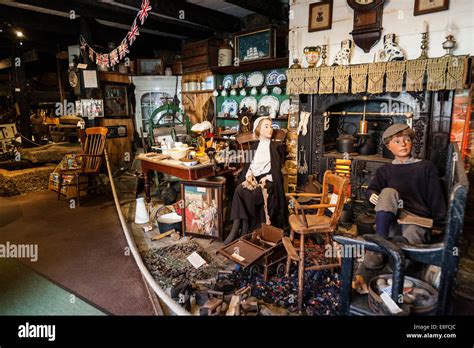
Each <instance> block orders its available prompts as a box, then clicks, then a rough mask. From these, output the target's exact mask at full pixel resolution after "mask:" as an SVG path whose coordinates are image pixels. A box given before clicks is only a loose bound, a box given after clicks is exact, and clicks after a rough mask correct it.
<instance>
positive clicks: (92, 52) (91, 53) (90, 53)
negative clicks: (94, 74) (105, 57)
mask: <svg viewBox="0 0 474 348" xmlns="http://www.w3.org/2000/svg"><path fill="white" fill-rule="evenodd" d="M94 53H95V52H94V50H93V49H92V48H90V47H89V58H90V60H92V61H94Z"/></svg>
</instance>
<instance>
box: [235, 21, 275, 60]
mask: <svg viewBox="0 0 474 348" xmlns="http://www.w3.org/2000/svg"><path fill="white" fill-rule="evenodd" d="M275 39H276V34H275V29H274V27H272V26H269V27H265V28H259V29H254V30H247V31H242V32H239V33H236V34H234V48H235V50H234V52H235V57H234V65H238V64H244V63H251V62H254V61H258V60H262V59H272V58H275V56H276V45H275Z"/></svg>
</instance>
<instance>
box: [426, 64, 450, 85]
mask: <svg viewBox="0 0 474 348" xmlns="http://www.w3.org/2000/svg"><path fill="white" fill-rule="evenodd" d="M448 59H449V57H441V58H438V59H430V60H429V61H428V66H427V69H426V70H427V72H428V81H427V83H426V89H428V91H440V90H442V89H445V86H446V67H447V66H448Z"/></svg>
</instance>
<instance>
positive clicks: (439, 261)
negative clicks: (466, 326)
mask: <svg viewBox="0 0 474 348" xmlns="http://www.w3.org/2000/svg"><path fill="white" fill-rule="evenodd" d="M447 159H448V161H447V163H446V167H445V175H444V177H443V180H442V181H443V182H444V186H445V190H446V192H447V207H448V212H447V216H446V217H447V219H446V225H445V226H444V229H443V232H444V233H443V235H440V236H439V237H440V238H442V239H441V240H439V241H438V240H437V241H434V243H432V244H418V245H412V244H403V243H399V242H394V241H388V240H385V239H383V238H381V237H379V236H377V235H364V237H349V236H344V235H342V234H341V235H337V234H335V235H334V236H333V240H335V241H336V242H337V243H340V244H341V245H342V246H343V247H345V246H346V245H349V246H351V247H356V248H358V247H362V248H364V249H365V250H370V251H374V252H377V253H383V254H385V255H388V256H390V254H399V255H400V256H401V257H402V258H405V259H408V260H411V262H417V263H421V264H425V265H435V266H438V267H440V268H441V275H440V281H439V287H438V299H437V303H436V307H435V309H434V311H435V313H430V314H436V315H447V314H449V311H450V304H451V302H452V297H453V285H454V280H455V278H456V275H457V271H458V263H459V254H458V253H455V252H453V250H458V249H459V248H460V245H461V236H462V234H463V232H464V230H463V224H464V215H465V208H466V200H467V195H468V191H469V180H468V178H467V175H466V171H465V169H464V161H463V160H462V158H461V154H460V153H459V149H458V146H457V144H456V143H451V144H450V145H449V148H448V154H447ZM466 232H467V231H466ZM395 261H397V262H396V263H395V262H392V269H393V279H392V284H393V285H392V299H393V300H394V301H395V302H398V299H399V298H400V297H399V296H400V294H403V283H404V268H405V267H404V265H400V263H401V262H400V261H399V260H395ZM353 269H354V258H352V257H343V259H342V269H341V284H342V288H341V312H342V314H344V315H373V312H372V311H371V309H370V308H369V306H368V302H367V296H366V295H359V294H357V293H356V292H354V293H353V292H352V288H351V283H352V276H353Z"/></svg>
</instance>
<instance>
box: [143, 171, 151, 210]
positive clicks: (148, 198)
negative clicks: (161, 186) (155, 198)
mask: <svg viewBox="0 0 474 348" xmlns="http://www.w3.org/2000/svg"><path fill="white" fill-rule="evenodd" d="M148 173H149V172H148V170H143V182H144V184H145V197H146V202H147V203H150V202H151V196H150V178H149V176H148Z"/></svg>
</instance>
